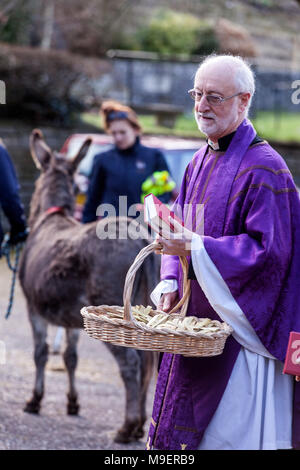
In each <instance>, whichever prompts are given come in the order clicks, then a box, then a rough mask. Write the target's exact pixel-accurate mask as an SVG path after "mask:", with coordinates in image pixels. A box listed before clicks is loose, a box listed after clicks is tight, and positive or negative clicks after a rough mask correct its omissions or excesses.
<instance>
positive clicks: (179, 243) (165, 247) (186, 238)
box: [156, 217, 193, 256]
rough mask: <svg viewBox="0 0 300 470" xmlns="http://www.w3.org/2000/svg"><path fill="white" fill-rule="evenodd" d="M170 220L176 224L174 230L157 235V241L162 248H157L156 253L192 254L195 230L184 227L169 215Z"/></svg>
mask: <svg viewBox="0 0 300 470" xmlns="http://www.w3.org/2000/svg"><path fill="white" fill-rule="evenodd" d="M169 221H170V223H171V224H172V225H173V226H174V232H173V233H169V234H164V235H165V236H164V237H161V236H157V237H156V242H157V243H158V244H159V245H160V246H161V247H162V249H161V250H157V251H156V253H159V254H163V255H175V256H190V255H191V242H192V238H193V232H191V231H190V230H188V229H187V228H186V227H183V226H182V225H181V224H180V223H179V222H177V221H176V220H174V219H173V218H172V217H169Z"/></svg>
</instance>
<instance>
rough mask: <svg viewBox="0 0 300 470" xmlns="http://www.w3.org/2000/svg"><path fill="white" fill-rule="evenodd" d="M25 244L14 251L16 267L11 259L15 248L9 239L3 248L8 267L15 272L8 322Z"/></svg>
mask: <svg viewBox="0 0 300 470" xmlns="http://www.w3.org/2000/svg"><path fill="white" fill-rule="evenodd" d="M23 244H24V243H23V242H22V243H17V244H16V245H15V246H14V249H15V263H14V265H12V263H11V258H10V256H11V252H12V250H13V248H12V246H11V245H10V244H9V243H8V240H7V239H4V242H3V244H2V247H1V251H2V253H3V254H4V255H5V258H6V262H7V266H8V267H9V269H10V270H11V271H12V272H13V276H12V282H11V288H10V295H9V302H8V307H7V310H6V314H5V319H6V320H7V319H8V317H9V315H10V313H11V310H12V306H13V302H14V292H15V284H16V278H17V272H18V264H19V258H20V254H21V251H22V247H23Z"/></svg>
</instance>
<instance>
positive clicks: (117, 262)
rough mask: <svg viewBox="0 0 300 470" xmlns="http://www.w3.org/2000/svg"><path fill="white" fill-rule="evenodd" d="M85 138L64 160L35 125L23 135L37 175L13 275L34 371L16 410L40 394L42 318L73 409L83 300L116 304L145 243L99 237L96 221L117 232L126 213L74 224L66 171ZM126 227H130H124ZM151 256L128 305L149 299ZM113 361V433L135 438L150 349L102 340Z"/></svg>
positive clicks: (35, 406)
mask: <svg viewBox="0 0 300 470" xmlns="http://www.w3.org/2000/svg"><path fill="white" fill-rule="evenodd" d="M90 143H91V140H90V139H87V140H86V141H85V142H84V144H83V145H82V147H81V149H80V150H79V152H78V154H77V155H76V157H75V158H73V159H72V161H70V160H67V159H66V158H65V157H64V156H63V155H62V154H60V153H58V152H55V151H52V150H51V149H50V148H49V147H48V146H47V144H46V143H45V141H44V139H43V135H42V133H41V131H40V130H38V129H36V130H34V131H33V132H32V134H31V136H30V149H31V154H32V157H33V160H34V162H35V164H36V166H37V167H38V168H39V169H40V172H41V173H40V176H39V178H38V179H37V181H36V186H35V191H34V193H33V196H32V200H31V204H30V214H29V226H30V234H29V236H28V239H27V241H26V244H25V246H24V249H23V252H22V257H21V260H20V269H19V279H20V283H21V286H22V289H23V292H24V295H25V297H26V301H27V309H28V315H29V320H30V323H31V326H32V331H33V339H34V361H35V366H36V377H35V384H34V389H33V396H32V398H31V399H30V401H28V402H27V404H26V407H25V409H24V411H26V412H29V413H39V411H40V406H41V401H42V398H43V394H44V370H45V365H46V362H47V358H48V345H47V326H48V324H49V323H50V324H52V325H56V326H61V327H64V328H65V330H66V349H65V351H64V353H63V359H64V362H65V366H66V369H67V372H68V377H69V391H68V394H67V397H68V402H67V412H68V414H73V415H76V414H78V411H79V404H78V396H77V391H76V387H75V369H76V365H77V341H78V337H79V332H80V328H83V320H82V316H81V314H80V309H81V308H82V307H83V306H85V305H123V300H122V295H123V286H124V280H125V276H126V273H127V271H128V269H129V267H130V266H131V264H132V262H133V260H134V258H135V256H136V255H137V254H138V252H139V251H140V250H141V249H142V248H143V247H144V246H146V245H147V244H148V243H149V241H150V240H149V236H148V231H147V230H146V229H145V228H142V227H141V226H140V230H144V233H143V237H142V236H140V238H137V239H132V238H127V239H125V238H122V237H121V238H118V231H117V233H116V235H117V238H116V239H110V238H106V239H99V238H98V237H97V234H96V227H97V228H99V226H97V224H100V228H101V224H105V230H109V226H110V224H112V229H114V228H115V223H116V221H117V222H118V223H117V229H118V230H122V233H123V234H124V233H125V232H124V230H125V231H126V229H127V228H128V226H129V225H130V224H133V223H136V224H137V222H136V221H134V220H133V219H129V218H127V217H119V218H117V219H115V218H109V219H108V218H106V219H102V220H101V221H100V222H99V221H97V222H92V223H89V224H85V225H83V224H80V223H79V222H77V221H76V220H75V219H74V218H73V217H72V213H73V202H74V194H73V192H74V189H73V187H74V185H73V175H74V172H75V170H76V168H77V166H78V164H79V162H80V161H81V160H82V158H83V157H84V156H85V155H86V152H87V150H88V148H89V145H90ZM131 226H132V225H131ZM158 258H159V257H158V256H156V255H153V254H151V255H150V256H149V257H148V258H147V259H146V260H145V261H144V263H143V265H142V267H141V268H140V269H139V271H138V273H137V275H136V279H135V287H134V291H135V292H134V293H133V295H132V297H133V298H132V304H133V305H149V300H150V299H149V293H150V291H151V290H152V289H153V287H154V286H155V284H156V283H157V282H158V276H159V266H158ZM105 344H106V345H107V347H108V348H109V350H110V352H111V353H112V355H113V357H114V358H115V360H116V361H117V364H118V366H119V370H120V375H121V377H122V379H123V381H124V386H125V391H126V410H125V421H124V424H123V425H122V427H121V429H119V430H118V432H117V433H116V436H115V441H117V442H130V441H132V440H135V439H138V438H140V437H142V436H143V425H144V422H145V420H146V411H145V402H146V394H147V389H148V385H149V381H150V378H151V375H152V371H153V365H154V362H155V361H154V354H153V353H151V352H145V351H137V350H134V349H131V348H125V347H119V346H114V345H111V344H110V343H105Z"/></svg>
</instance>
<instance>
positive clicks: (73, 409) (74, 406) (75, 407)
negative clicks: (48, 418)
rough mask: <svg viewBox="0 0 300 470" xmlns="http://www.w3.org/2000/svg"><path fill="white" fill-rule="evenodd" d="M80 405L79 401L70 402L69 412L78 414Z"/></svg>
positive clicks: (74, 414)
mask: <svg viewBox="0 0 300 470" xmlns="http://www.w3.org/2000/svg"><path fill="white" fill-rule="evenodd" d="M79 408H80V406H79V405H78V404H77V403H68V405H67V413H68V415H71V416H77V415H78V413H79Z"/></svg>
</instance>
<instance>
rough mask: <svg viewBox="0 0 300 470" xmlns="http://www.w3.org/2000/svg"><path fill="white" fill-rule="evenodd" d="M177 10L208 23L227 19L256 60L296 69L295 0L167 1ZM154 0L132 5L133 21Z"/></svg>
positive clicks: (299, 62) (298, 13)
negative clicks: (245, 36) (245, 35)
mask: <svg viewBox="0 0 300 470" xmlns="http://www.w3.org/2000/svg"><path fill="white" fill-rule="evenodd" d="M166 5H167V6H168V7H169V8H174V9H176V10H177V11H182V12H189V13H193V14H195V15H196V16H198V17H200V18H205V19H206V20H209V21H210V22H211V23H212V24H216V22H217V21H218V20H219V19H220V18H224V19H227V20H229V21H231V22H233V23H234V24H236V25H239V26H241V27H242V28H244V29H245V30H246V31H248V32H249V33H250V35H251V37H252V39H253V41H254V44H255V48H256V51H257V61H258V62H259V63H264V64H268V62H272V65H278V66H282V62H285V63H287V64H289V66H290V67H294V68H296V69H300V33H299V29H300V28H299V24H300V5H299V3H297V1H296V0H285V1H282V0H214V1H210V0H168V1H167V2H166ZM160 6H161V2H160V1H158V0H142V1H141V2H139V6H137V7H136V10H137V15H136V20H135V21H136V23H139V22H140V18H143V17H145V15H151V11H153V9H154V8H157V7H160Z"/></svg>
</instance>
